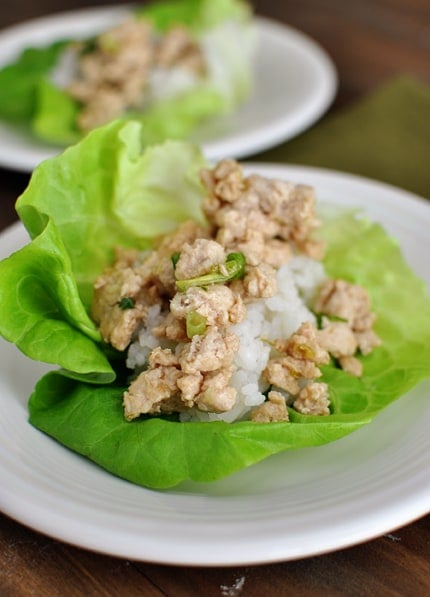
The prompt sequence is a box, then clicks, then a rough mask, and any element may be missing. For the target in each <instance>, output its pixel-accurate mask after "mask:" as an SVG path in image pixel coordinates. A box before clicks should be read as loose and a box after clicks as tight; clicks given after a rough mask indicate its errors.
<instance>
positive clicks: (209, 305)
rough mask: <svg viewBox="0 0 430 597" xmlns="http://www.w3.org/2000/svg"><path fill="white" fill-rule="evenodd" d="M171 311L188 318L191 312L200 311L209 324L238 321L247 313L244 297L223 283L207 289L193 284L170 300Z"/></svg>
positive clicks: (218, 324) (173, 313) (224, 324)
mask: <svg viewBox="0 0 430 597" xmlns="http://www.w3.org/2000/svg"><path fill="white" fill-rule="evenodd" d="M170 312H171V313H172V315H173V316H174V317H176V318H178V319H186V317H187V314H189V313H190V312H195V313H198V314H199V315H201V316H202V317H204V319H205V322H206V325H208V326H214V325H217V326H226V325H228V324H231V323H238V322H239V321H242V320H243V319H244V317H245V315H246V309H245V307H244V305H243V301H242V298H241V297H240V296H238V295H236V294H234V293H233V292H232V291H231V290H230V288H229V287H228V286H224V285H221V284H219V285H218V284H213V285H212V286H209V287H208V288H207V289H206V290H205V289H203V288H199V287H196V286H192V287H191V288H189V289H188V290H186V291H185V292H178V293H176V294H175V296H174V297H173V299H172V300H171V301H170Z"/></svg>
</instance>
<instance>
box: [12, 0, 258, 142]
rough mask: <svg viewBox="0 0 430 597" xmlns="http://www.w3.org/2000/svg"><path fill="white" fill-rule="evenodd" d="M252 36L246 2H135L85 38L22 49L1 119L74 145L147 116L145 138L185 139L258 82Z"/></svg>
mask: <svg viewBox="0 0 430 597" xmlns="http://www.w3.org/2000/svg"><path fill="white" fill-rule="evenodd" d="M254 48H255V34H254V29H253V21H252V14H251V10H250V7H249V5H248V4H247V3H245V2H243V1H242V0H223V1H222V2H217V3H213V2H211V1H210V0H179V1H170V2H155V3H153V4H149V5H147V6H143V7H134V8H133V9H130V11H129V15H128V16H124V17H121V18H120V17H118V22H115V23H113V24H112V26H111V27H110V28H108V29H104V30H102V31H96V32H95V33H94V36H92V37H91V38H85V39H78V40H76V39H73V40H57V41H55V42H54V43H52V44H51V45H49V46H38V47H33V48H28V49H26V50H24V51H23V52H22V53H21V55H20V56H17V59H16V61H15V62H14V63H12V64H8V65H6V66H4V67H3V69H2V70H0V88H7V89H8V94H6V95H4V94H3V96H2V97H1V98H0V118H2V119H3V120H6V121H8V122H15V123H16V124H19V125H25V126H27V127H29V128H30V129H31V131H32V133H33V134H35V135H36V136H37V137H38V138H40V139H42V140H44V141H47V142H50V143H54V144H58V145H60V146H61V145H68V144H69V143H71V142H74V141H76V140H78V139H79V138H80V137H82V136H83V135H85V134H86V133H87V132H88V131H89V130H91V129H93V128H96V127H98V126H100V125H103V124H106V123H107V122H110V121H112V120H115V119H118V118H134V119H136V118H141V119H142V121H143V122H144V123H145V126H144V128H143V130H142V135H143V140H144V142H145V143H148V144H149V143H153V142H159V141H161V140H164V139H166V138H186V137H187V136H188V135H189V134H190V133H192V131H193V130H194V129H195V127H196V126H197V125H198V124H199V123H200V122H202V121H203V120H205V119H207V118H211V117H213V116H216V115H222V114H227V113H229V112H231V111H232V110H234V109H235V108H236V107H237V106H238V105H239V104H240V103H241V102H243V100H244V99H245V98H246V97H247V96H248V94H249V93H250V90H251V87H252V56H253V51H254Z"/></svg>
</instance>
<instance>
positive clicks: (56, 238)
mask: <svg viewBox="0 0 430 597" xmlns="http://www.w3.org/2000/svg"><path fill="white" fill-rule="evenodd" d="M0 279H1V283H0V305H1V313H2V317H1V320H0V333H1V334H2V336H3V337H4V338H5V339H6V340H9V341H10V342H14V343H15V344H16V346H17V347H18V348H19V349H20V350H21V351H22V352H23V353H24V354H26V355H27V356H29V357H30V358H32V359H35V360H39V361H44V362H47V363H55V364H58V365H60V366H62V367H64V368H65V369H68V370H70V371H73V373H74V377H75V378H78V379H79V378H82V379H87V380H91V381H94V382H99V383H100V382H101V383H110V382H112V381H113V380H114V378H115V374H114V372H113V370H112V368H111V366H110V364H109V361H108V359H107V358H106V356H105V354H104V352H103V350H102V349H101V348H100V342H101V338H100V334H99V332H98V330H97V328H96V326H95V325H94V323H93V322H92V321H91V319H90V318H89V317H88V315H87V312H86V310H85V308H84V306H83V304H82V302H81V300H80V298H79V294H78V290H77V286H76V280H75V278H74V276H73V273H72V268H71V263H70V259H69V256H68V254H67V251H66V250H65V247H64V244H63V241H62V238H61V235H60V233H59V231H58V229H57V227H56V226H55V224H54V223H53V222H52V220H49V221H48V222H47V225H46V227H45V228H44V230H43V231H42V232H41V234H40V235H39V236H38V237H37V238H36V239H35V240H34V241H33V242H32V243H30V244H28V245H26V246H25V247H23V248H22V249H21V250H20V251H17V252H16V253H14V254H12V255H11V256H10V257H9V258H7V259H5V260H3V261H2V262H1V263H0Z"/></svg>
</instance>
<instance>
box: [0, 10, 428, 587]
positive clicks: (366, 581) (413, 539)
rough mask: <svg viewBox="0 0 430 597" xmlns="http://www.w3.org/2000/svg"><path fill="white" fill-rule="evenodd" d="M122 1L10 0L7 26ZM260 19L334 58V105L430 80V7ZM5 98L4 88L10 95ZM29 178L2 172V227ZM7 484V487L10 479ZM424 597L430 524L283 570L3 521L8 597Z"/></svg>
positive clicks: (4, 13) (2, 578)
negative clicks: (115, 548)
mask: <svg viewBox="0 0 430 597" xmlns="http://www.w3.org/2000/svg"><path fill="white" fill-rule="evenodd" d="M118 3H120V2H118V0H117V1H109V0H102V1H93V2H89V1H87V0H37V2H36V1H34V0H2V3H1V10H0V28H2V27H6V26H8V25H12V24H14V23H18V22H21V21H23V20H26V19H30V18H34V17H37V16H41V15H43V14H49V13H54V12H59V11H63V10H68V9H77V8H81V7H84V6H89V5H92V6H96V5H106V4H118ZM253 4H254V7H255V9H256V11H257V12H258V13H259V14H262V15H266V16H269V17H272V18H275V19H278V20H280V21H283V22H285V23H288V24H290V25H292V26H294V27H297V28H299V29H301V30H302V31H303V32H305V33H307V34H308V35H310V36H311V37H313V38H314V39H316V40H317V41H318V42H320V43H321V44H322V45H323V46H324V47H325V48H326V50H327V51H328V53H329V54H330V56H331V57H332V58H333V60H334V61H335V63H336V66H337V69H338V72H339V78H340V85H339V92H338V95H337V98H336V100H335V102H334V104H333V106H332V107H331V108H330V111H331V112H335V111H336V110H338V109H339V108H340V107H344V106H347V105H348V104H349V103H351V102H353V101H355V100H357V99H360V98H361V97H363V96H365V95H366V94H367V93H368V92H370V91H372V90H374V89H375V88H376V87H378V86H379V85H381V84H382V83H384V82H385V81H387V80H388V79H390V78H391V77H393V76H394V75H397V74H412V75H416V76H417V77H419V78H421V79H422V80H424V81H427V82H429V83H430V2H428V0H358V1H355V2H345V1H344V0H325V1H324V2H322V1H321V0H255V1H254V2H253ZM0 92H1V90H0ZM28 180H29V175H26V174H22V173H17V172H13V171H9V170H4V169H0V230H1V229H4V228H5V227H7V226H8V225H9V224H11V223H12V222H13V221H15V220H16V214H15V211H14V202H15V200H16V198H17V197H18V196H19V194H20V193H21V192H22V191H23V190H24V188H25V187H26V185H27V184H28ZM0 483H1V480H0ZM239 594H240V595H247V596H250V597H253V596H255V597H260V596H266V595H267V596H269V597H271V596H273V597H277V596H284V595H285V596H289V595H294V596H295V597H296V596H297V597H302V596H303V597H307V596H309V597H311V596H312V597H313V596H319V595H322V596H330V597H335V596H341V595H378V596H380V595H381V596H399V597H400V596H409V595H410V596H411V597H412V596H418V595H426V594H430V517H425V518H422V519H421V520H418V521H416V522H415V523H412V524H410V525H408V526H406V527H404V528H402V529H398V530H394V531H392V533H390V534H389V535H386V536H384V537H381V538H378V539H375V540H373V541H369V542H367V543H364V544H362V545H358V546H355V547H351V548H349V549H345V550H342V551H338V552H334V553H330V554H326V555H322V556H318V557H314V558H309V559H304V560H298V561H293V562H285V563H279V564H272V565H265V566H254V567H234V568H194V569H193V568H178V567H174V566H161V565H155V564H150V563H139V562H131V561H127V560H123V559H119V558H112V557H108V556H104V555H100V554H95V553H91V552H89V551H86V550H83V549H79V548H76V547H72V546H69V545H66V544H64V543H61V542H58V541H55V540H53V539H50V538H48V537H45V536H43V535H40V534H39V533H37V532H34V531H32V530H30V529H27V528H25V527H24V526H22V525H21V524H19V523H17V522H15V521H12V520H11V519H10V518H8V517H7V516H2V515H0V595H2V596H4V597H27V596H39V595H40V596H42V595H43V596H45V595H47V596H52V597H55V596H57V595H58V596H60V595H61V596H69V595H70V596H72V597H74V596H98V595H102V596H105V595H106V596H116V595H118V596H119V595H121V596H125V597H133V596H135V595H136V596H137V595H145V596H149V597H158V596H161V595H169V596H170V595H172V596H175V597H187V596H192V595H198V596H199V595H205V596H206V597H211V596H220V595H231V596H233V597H234V596H236V595H239Z"/></svg>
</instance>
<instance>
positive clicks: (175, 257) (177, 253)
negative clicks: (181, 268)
mask: <svg viewBox="0 0 430 597" xmlns="http://www.w3.org/2000/svg"><path fill="white" fill-rule="evenodd" d="M180 256H181V254H180V253H179V252H176V253H173V254H172V256H171V257H170V259H171V260H172V263H173V269H174V270H175V269H176V264H177V263H178V261H179V257H180Z"/></svg>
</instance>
